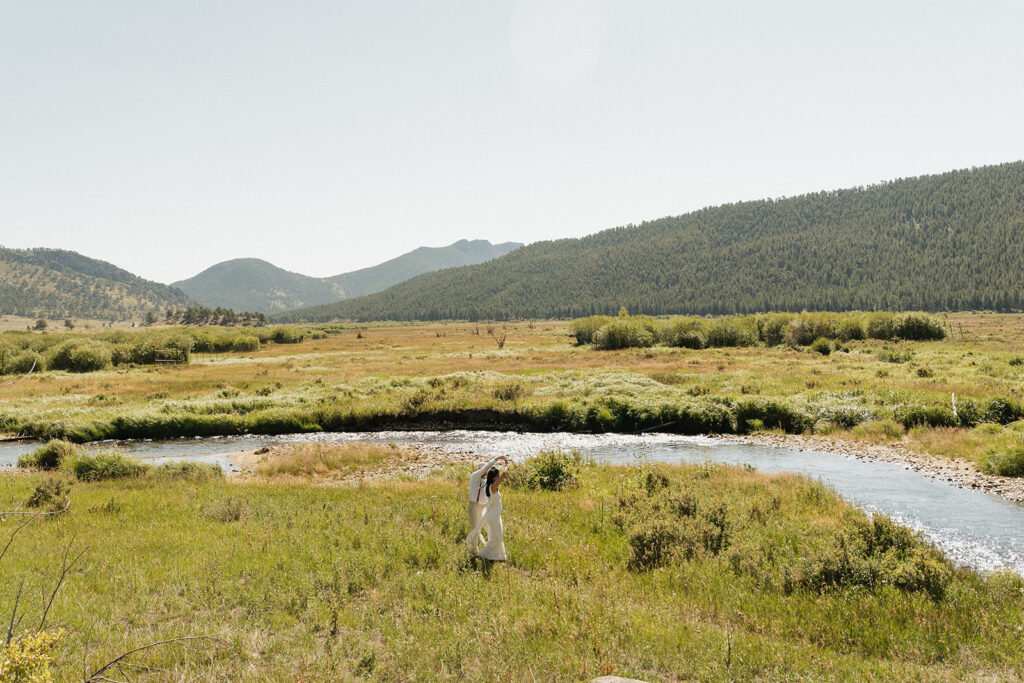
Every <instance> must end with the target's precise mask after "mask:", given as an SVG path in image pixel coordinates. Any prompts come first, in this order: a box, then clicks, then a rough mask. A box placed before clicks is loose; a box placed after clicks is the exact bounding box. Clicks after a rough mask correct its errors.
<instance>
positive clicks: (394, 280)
mask: <svg viewBox="0 0 1024 683" xmlns="http://www.w3.org/2000/svg"><path fill="white" fill-rule="evenodd" d="M521 246H523V245H522V244H520V243H519V242H503V243H501V244H491V243H490V242H488V241H487V240H459V241H458V242H455V243H454V244H449V245H448V246H447V247H420V248H419V249H414V250H413V251H410V252H409V253H407V254H402V255H401V256H398V257H396V258H393V259H391V260H390V261H385V262H384V263H380V264H378V265H376V266H372V267H370V268H363V269H362V270H354V271H352V272H351V273H343V274H342V275H335V276H334V277H331V278H327V279H328V281H329V282H333V283H336V284H338V285H340V286H341V288H342V289H343V290H344V291H345V297H346V298H348V299H352V298H355V297H358V296H364V295H366V294H373V293H374V292H380V291H382V290H385V289H387V288H388V287H391V286H393V285H397V284H398V283H400V282H404V281H406V280H408V279H409V278H413V277H416V276H417V275H422V274H424V273H430V272H433V271H435V270H441V269H442V268H453V267H456V266H468V265H473V264H476V263H484V262H485V261H490V260H491V259H495V258H498V257H499V256H504V255H505V254H507V253H509V252H510V251H513V250H515V249H518V248H520V247H521Z"/></svg>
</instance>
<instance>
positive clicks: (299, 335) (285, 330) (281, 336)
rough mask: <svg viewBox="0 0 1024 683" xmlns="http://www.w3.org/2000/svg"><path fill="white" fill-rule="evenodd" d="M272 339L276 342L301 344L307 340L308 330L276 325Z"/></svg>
mask: <svg viewBox="0 0 1024 683" xmlns="http://www.w3.org/2000/svg"><path fill="white" fill-rule="evenodd" d="M270 340H271V341H273V342H274V343H275V344H299V343H301V342H303V341H305V340H306V330H304V329H302V328H300V327H291V326H287V325H285V326H281V327H275V328H274V330H273V332H272V333H271V336H270Z"/></svg>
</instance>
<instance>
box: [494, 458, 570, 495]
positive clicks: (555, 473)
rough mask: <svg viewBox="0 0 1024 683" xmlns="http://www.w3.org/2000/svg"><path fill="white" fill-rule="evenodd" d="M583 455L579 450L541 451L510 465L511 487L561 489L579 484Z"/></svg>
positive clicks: (509, 479) (545, 489) (509, 477)
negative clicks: (567, 451)
mask: <svg viewBox="0 0 1024 683" xmlns="http://www.w3.org/2000/svg"><path fill="white" fill-rule="evenodd" d="M582 465H583V457H582V456H581V455H580V453H579V451H572V452H569V453H566V452H564V451H541V452H540V453H538V454H537V455H535V456H533V457H532V458H530V459H528V460H526V461H525V462H523V463H518V464H515V465H511V466H510V467H509V472H508V475H507V476H508V481H509V486H510V487H512V488H525V489H540V490H542V491H562V490H564V489H568V488H573V487H575V486H577V485H578V484H579V475H580V469H581V467H582Z"/></svg>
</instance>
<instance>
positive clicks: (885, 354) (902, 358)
mask: <svg viewBox="0 0 1024 683" xmlns="http://www.w3.org/2000/svg"><path fill="white" fill-rule="evenodd" d="M875 357H876V358H878V360H880V361H882V362H883V363H906V362H908V361H910V360H913V358H914V352H913V351H911V350H910V349H891V348H885V349H882V350H881V351H879V352H878V353H877V354H876V356H875Z"/></svg>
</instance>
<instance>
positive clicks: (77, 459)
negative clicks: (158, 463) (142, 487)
mask: <svg viewBox="0 0 1024 683" xmlns="http://www.w3.org/2000/svg"><path fill="white" fill-rule="evenodd" d="M60 469H61V470H62V471H64V472H67V473H68V474H71V475H74V477H75V478H76V479H78V480H79V481H102V480H106V479H124V478H127V477H141V476H143V475H144V474H146V473H147V472H149V471H150V470H151V469H152V468H151V467H150V466H149V465H147V464H145V463H142V462H139V461H138V460H136V459H135V458H132V457H131V456H128V455H125V454H124V453H122V452H120V451H114V450H109V451H98V452H95V453H89V452H78V453H77V454H75V455H74V456H68V457H64V458H62V459H61V463H60Z"/></svg>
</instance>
